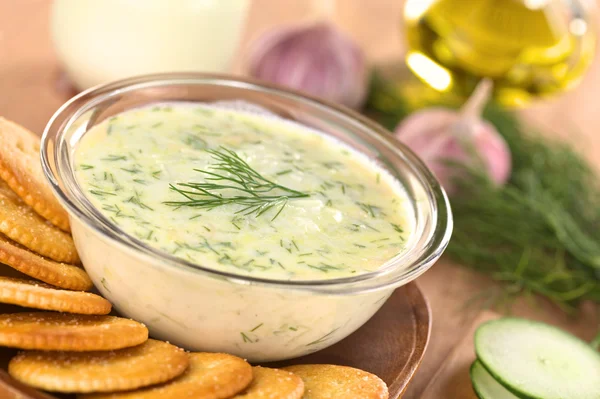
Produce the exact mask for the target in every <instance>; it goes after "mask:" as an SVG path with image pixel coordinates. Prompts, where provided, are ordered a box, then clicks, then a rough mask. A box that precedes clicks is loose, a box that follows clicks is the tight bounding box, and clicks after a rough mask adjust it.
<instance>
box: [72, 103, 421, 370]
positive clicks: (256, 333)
mask: <svg viewBox="0 0 600 399" xmlns="http://www.w3.org/2000/svg"><path fill="white" fill-rule="evenodd" d="M252 109H253V108H252V107H243V109H240V108H235V107H226V106H222V105H214V104H212V105H211V104H204V103H188V102H168V103H167V102H164V103H156V104H152V105H149V106H144V107H141V108H134V109H130V110H127V111H125V112H123V113H121V114H117V115H115V116H113V117H110V118H107V119H105V120H103V121H102V122H100V123H98V124H97V125H94V126H92V127H91V128H89V130H87V131H86V132H85V133H84V134H82V135H81V136H79V137H78V140H79V141H78V142H77V145H76V146H75V147H74V152H73V160H74V165H73V166H74V174H75V177H76V180H77V183H78V185H79V189H80V190H81V191H82V192H83V194H84V195H85V197H86V198H87V199H88V200H89V201H88V202H90V203H91V205H92V206H93V207H95V208H96V210H97V211H98V212H96V213H97V214H98V216H94V217H98V218H102V219H103V221H102V224H104V225H107V226H110V229H106V230H105V231H107V230H109V231H110V232H109V234H98V232H97V231H96V230H95V228H94V227H91V226H88V225H86V224H83V223H81V222H80V221H79V219H78V218H72V229H73V233H74V234H73V235H74V239H75V243H76V245H77V248H78V251H79V253H80V256H81V258H82V260H83V263H84V265H85V267H86V270H87V271H88V273H89V275H90V277H91V278H92V280H93V281H94V283H95V284H96V286H97V287H98V289H99V290H100V292H101V293H102V294H103V295H105V296H106V297H107V298H109V299H110V300H111V302H113V304H114V305H115V308H116V309H117V310H118V311H119V312H121V313H122V314H124V315H126V316H129V317H132V318H135V319H137V320H139V321H142V322H144V323H145V324H146V325H147V326H148V327H149V329H150V333H151V334H152V336H154V337H156V338H159V339H164V340H169V341H171V342H173V343H175V344H177V345H180V346H182V347H184V348H186V349H189V350H203V351H207V350H208V351H219V352H228V353H234V354H237V355H239V356H242V357H245V358H247V359H249V360H251V361H271V360H281V359H285V358H292V357H297V356H301V355H305V354H307V353H310V352H314V351H317V350H319V349H322V348H325V347H327V346H330V345H331V344H333V343H335V342H337V341H339V340H340V339H342V338H344V337H346V336H347V335H348V334H350V333H351V332H353V331H354V330H356V329H357V328H358V327H360V326H361V325H363V324H364V323H365V322H366V320H368V319H369V318H370V317H371V316H372V315H373V314H374V313H375V312H376V311H377V309H379V308H380V307H381V306H382V305H383V303H384V302H385V301H386V299H387V298H388V297H389V296H390V295H391V293H392V292H393V288H385V289H381V290H372V291H368V292H360V293H352V292H350V293H347V294H344V295H335V294H326V293H317V292H311V290H310V289H305V290H302V289H295V287H294V286H299V285H304V286H313V285H319V284H322V283H327V281H325V280H331V279H340V278H342V279H344V278H346V279H351V278H352V277H355V276H360V275H365V274H366V273H370V272H373V271H377V270H381V271H382V273H381V274H382V275H384V274H385V273H387V272H388V271H389V270H392V269H391V268H390V269H389V270H388V269H386V270H383V269H384V267H387V266H386V265H390V264H394V263H393V262H395V260H396V259H398V256H400V257H401V256H403V255H405V254H406V253H407V251H409V250H410V248H411V245H413V244H412V240H413V239H414V236H415V235H416V233H415V231H416V230H417V227H416V226H418V225H417V224H416V222H415V209H414V207H415V204H414V201H415V200H414V199H411V198H410V197H409V196H408V194H407V192H406V191H405V190H404V188H403V185H402V184H401V183H400V182H399V181H398V180H396V179H395V178H394V177H393V176H392V175H391V174H390V173H388V172H387V171H386V170H385V168H383V167H381V166H379V165H378V164H377V163H376V162H375V161H373V160H371V159H369V158H368V156H366V155H364V154H362V153H360V152H358V151H356V150H354V149H353V148H351V147H350V146H347V145H345V144H343V143H342V142H341V141H338V140H337V139H335V138H333V137H332V135H328V134H326V133H322V132H320V131H317V130H314V129H311V128H308V127H306V126H304V125H301V124H299V123H296V122H292V121H290V120H287V119H283V118H280V117H277V116H275V115H273V114H270V113H265V112H263V111H258V110H254V111H253V110H252ZM411 201H413V202H411ZM111 234H114V235H118V236H119V237H125V238H123V239H121V238H119V240H113V239H111V238H110V235H111ZM158 254H160V255H158ZM163 254H168V255H169V256H165V255H163ZM180 259H183V260H185V261H187V262H188V263H189V265H186V264H185V263H183V262H180ZM394 267H395V268H394V269H393V270H394V271H397V268H398V267H400V268H401V267H403V264H401V263H398V262H396V263H395V266H394ZM336 281H338V280H336ZM342 281H343V280H342ZM331 283H332V284H334V283H336V282H334V281H331ZM336 284H337V283H336ZM348 284H349V285H350V286H352V285H353V284H354V283H352V282H349V283H348Z"/></svg>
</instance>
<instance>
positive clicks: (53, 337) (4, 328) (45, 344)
mask: <svg viewBox="0 0 600 399" xmlns="http://www.w3.org/2000/svg"><path fill="white" fill-rule="evenodd" d="M147 339H148V329H147V328H146V326H144V325H143V324H141V323H138V322H137V321H133V320H130V319H124V318H121V317H115V316H92V315H80V314H70V313H53V312H26V313H12V314H3V315H0V345H1V346H10V347H13V348H20V349H38V350H46V351H73V352H85V351H104V350H116V349H122V348H127V347H130V346H135V345H140V344H142V343H144V342H145V341H146V340H147Z"/></svg>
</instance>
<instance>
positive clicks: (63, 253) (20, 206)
mask: <svg viewBox="0 0 600 399" xmlns="http://www.w3.org/2000/svg"><path fill="white" fill-rule="evenodd" d="M0 233H3V234H4V235H6V236H7V237H8V238H10V239H11V240H13V241H16V242H18V243H19V244H21V245H23V246H25V247H27V248H29V249H31V250H32V251H33V252H36V253H38V254H40V255H42V256H45V257H47V258H50V259H54V260H55V261H57V262H66V263H79V262H80V261H79V256H78V255H77V250H76V249H75V243H73V238H71V236H70V235H69V234H67V233H65V232H64V231H62V230H59V229H58V228H56V227H54V226H53V225H51V224H50V223H48V222H47V221H46V220H44V219H43V218H42V217H41V216H40V215H38V214H37V213H35V212H34V211H33V210H32V209H31V207H29V206H28V205H26V204H25V203H24V202H23V201H21V199H20V198H19V197H18V196H17V195H16V194H15V193H14V192H12V190H11V189H10V188H9V187H8V186H7V185H6V183H4V182H2V181H0Z"/></svg>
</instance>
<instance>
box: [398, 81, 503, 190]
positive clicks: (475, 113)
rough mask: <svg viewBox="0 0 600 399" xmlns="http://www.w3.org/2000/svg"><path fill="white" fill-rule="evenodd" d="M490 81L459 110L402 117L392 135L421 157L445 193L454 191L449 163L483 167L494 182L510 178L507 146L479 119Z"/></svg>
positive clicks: (420, 112) (489, 87)
mask: <svg viewBox="0 0 600 399" xmlns="http://www.w3.org/2000/svg"><path fill="white" fill-rule="evenodd" d="M490 90H491V84H490V82H488V81H484V82H482V84H480V85H479V86H478V88H477V89H476V91H475V92H474V93H473V95H472V97H471V98H470V99H469V101H467V103H466V104H465V106H464V107H463V108H462V109H461V110H460V111H459V112H456V111H453V110H450V109H446V108H429V109H426V110H422V111H419V112H416V113H414V114H412V115H410V116H409V117H407V118H405V119H404V120H403V121H402V122H401V123H400V124H399V125H398V126H397V127H396V129H395V136H396V137H397V138H398V139H399V140H400V141H402V142H403V143H404V144H406V145H407V146H408V147H409V148H410V149H412V150H413V151H414V152H415V153H416V154H417V155H419V156H420V157H421V159H422V160H423V162H424V163H425V164H426V165H427V166H428V167H429V168H430V169H431V171H432V172H433V173H434V174H435V175H436V177H437V178H438V180H439V181H440V183H441V184H442V186H443V187H444V188H445V189H446V191H447V192H448V193H449V194H453V193H455V190H456V188H455V186H454V184H453V180H454V179H455V178H456V177H457V176H456V172H457V170H456V168H455V167H453V166H451V165H449V164H448V163H449V162H453V163H460V164H463V165H465V166H471V167H476V166H477V162H479V161H481V162H483V166H484V167H485V169H486V172H487V174H488V176H489V178H490V180H491V181H492V182H494V183H496V184H497V185H503V184H505V183H506V182H507V181H508V179H509V178H510V171H511V157H510V149H509V148H508V145H507V144H506V142H505V141H504V139H503V138H502V136H501V135H500V134H499V133H498V131H497V130H496V128H495V127H494V126H493V125H492V124H490V123H488V122H486V121H484V120H482V119H481V117H480V114H481V110H482V108H483V106H484V105H485V102H487V100H488V98H489V94H490Z"/></svg>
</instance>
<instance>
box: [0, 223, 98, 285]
mask: <svg viewBox="0 0 600 399" xmlns="http://www.w3.org/2000/svg"><path fill="white" fill-rule="evenodd" d="M0 263H3V264H5V265H7V266H10V267H12V268H13V269H15V270H18V271H19V272H21V273H23V274H26V275H28V276H30V277H33V278H35V279H38V280H41V281H43V282H45V283H48V284H51V285H54V286H56V287H60V288H64V289H67V290H76V291H88V290H89V289H91V288H92V287H93V283H92V280H91V279H90V277H89V276H88V274H87V273H86V272H85V270H83V269H82V268H81V267H79V266H76V265H69V264H67V263H61V262H55V261H53V260H50V259H46V258H44V257H42V256H40V255H38V254H36V253H35V252H31V251H30V250H28V249H27V248H25V247H23V246H22V245H20V244H18V243H16V242H15V241H13V240H11V239H9V238H8V237H6V236H5V235H4V234H2V233H0Z"/></svg>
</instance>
